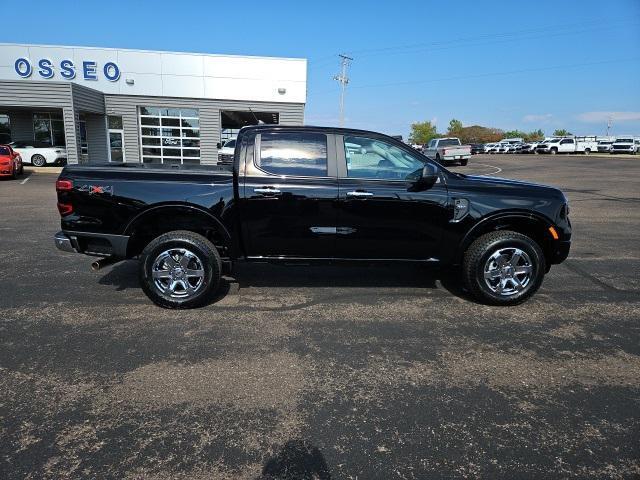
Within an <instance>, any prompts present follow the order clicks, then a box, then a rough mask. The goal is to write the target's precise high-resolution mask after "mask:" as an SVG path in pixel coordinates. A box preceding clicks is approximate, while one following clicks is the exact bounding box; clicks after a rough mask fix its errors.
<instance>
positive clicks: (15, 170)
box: [11, 165, 20, 180]
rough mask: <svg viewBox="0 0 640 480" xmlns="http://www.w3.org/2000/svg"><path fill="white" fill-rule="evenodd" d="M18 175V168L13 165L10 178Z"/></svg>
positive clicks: (15, 177)
mask: <svg viewBox="0 0 640 480" xmlns="http://www.w3.org/2000/svg"><path fill="white" fill-rule="evenodd" d="M18 175H20V170H18V169H17V167H16V166H15V165H14V166H13V172H11V178H12V179H13V180H15V179H17V178H18Z"/></svg>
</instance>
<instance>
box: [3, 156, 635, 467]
mask: <svg viewBox="0 0 640 480" xmlns="http://www.w3.org/2000/svg"><path fill="white" fill-rule="evenodd" d="M455 169H456V170H458V171H461V172H465V173H477V174H495V175H497V176H504V177H508V178H516V179H523V180H531V181H536V182H541V183H548V184H553V185H556V186H559V187H561V188H563V189H564V191H565V193H566V194H567V196H568V197H569V199H570V204H571V219H572V222H573V226H574V243H573V247H572V252H571V256H570V258H569V260H568V261H567V262H566V263H564V264H562V265H560V266H555V267H554V268H552V270H551V272H550V273H549V275H548V276H547V277H546V279H545V282H544V284H543V287H542V288H541V290H540V292H539V293H538V294H537V295H536V296H535V297H534V298H533V300H531V301H530V302H528V303H526V304H524V305H521V306H518V307H512V308H498V307H487V306H482V305H478V304H476V303H473V302H472V301H470V300H468V299H467V298H466V297H465V295H464V292H460V291H459V290H458V289H457V288H456V284H455V282H454V281H452V279H451V278H449V277H448V275H447V272H441V271H438V270H425V269H422V268H416V267H406V266H402V267H390V266H384V267H332V266H325V267H319V266H318V267H315V266H314V267H278V266H268V265H240V266H238V267H237V268H236V269H235V271H234V275H233V277H230V278H228V279H227V289H228V293H227V295H226V296H225V297H224V298H222V299H221V300H220V301H219V302H217V303H216V304H212V305H210V306H209V307H206V308H203V309H199V310H191V311H178V312H176V311H167V310H162V309H159V308H157V307H155V306H153V305H152V304H151V303H150V302H149V301H148V300H147V298H146V297H145V296H144V294H143V293H142V291H141V289H140V288H139V286H138V283H137V278H136V264H135V262H132V261H131V262H125V263H121V264H117V265H115V266H112V267H108V268H106V269H105V270H102V271H100V272H92V271H91V270H90V269H89V264H90V259H89V258H88V257H83V256H80V255H72V254H64V253H62V252H58V251H57V250H55V248H54V246H53V240H52V236H53V234H54V233H55V232H56V231H57V229H58V224H59V221H58V214H57V211H56V207H55V192H54V188H53V182H54V179H55V177H56V176H55V175H53V174H48V173H41V172H38V173H35V174H33V175H32V176H31V177H29V180H28V181H27V182H26V183H20V182H21V181H1V182H0V201H1V207H0V238H2V249H1V250H0V258H1V259H2V261H1V262H0V278H2V288H0V313H1V323H0V339H1V342H2V343H1V347H0V439H1V440H0V478H6V479H13V478H16V479H17V478H34V479H35V478H56V479H57V478H125V477H126V478H143V479H169V478H189V479H191V478H194V479H205V478H229V479H232V478H233V479H267V478H269V479H271V478H303V479H307V478H308V479H311V478H318V479H325V478H334V479H342V478H345V479H391V478H398V479H414V478H416V479H417V478H477V477H487V478H569V477H581V478H585V477H595V478H630V477H637V476H640V239H639V236H638V233H639V232H640V180H639V179H640V157H639V158H618V157H609V156H607V157H604V158H600V157H597V156H593V155H592V156H589V157H562V156H556V157H547V156H500V155H494V156H474V157H473V158H472V159H471V161H470V164H469V166H467V167H465V168H462V167H457V168H455ZM314 475H315V476H314Z"/></svg>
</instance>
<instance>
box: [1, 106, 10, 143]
mask: <svg viewBox="0 0 640 480" xmlns="http://www.w3.org/2000/svg"><path fill="white" fill-rule="evenodd" d="M10 141H11V124H10V122H9V115H7V114H4V113H0V143H9V142H10Z"/></svg>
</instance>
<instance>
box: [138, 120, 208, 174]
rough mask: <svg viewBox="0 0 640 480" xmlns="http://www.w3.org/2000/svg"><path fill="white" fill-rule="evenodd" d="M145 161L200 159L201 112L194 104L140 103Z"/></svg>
mask: <svg viewBox="0 0 640 480" xmlns="http://www.w3.org/2000/svg"><path fill="white" fill-rule="evenodd" d="M139 115H140V139H141V150H142V161H143V162H144V163H169V164H181V163H183V164H198V163H200V116H199V112H198V110H196V109H194V108H165V107H140V109H139Z"/></svg>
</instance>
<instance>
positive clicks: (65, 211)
mask: <svg viewBox="0 0 640 480" xmlns="http://www.w3.org/2000/svg"><path fill="white" fill-rule="evenodd" d="M58 211H59V212H60V215H61V216H63V217H64V216H66V215H70V214H72V213H73V205H71V204H70V203H60V202H58Z"/></svg>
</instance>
